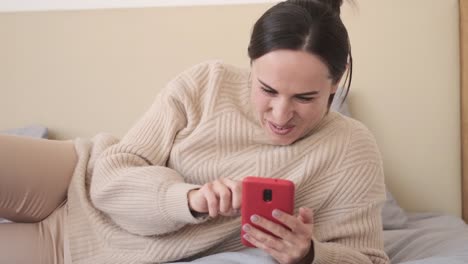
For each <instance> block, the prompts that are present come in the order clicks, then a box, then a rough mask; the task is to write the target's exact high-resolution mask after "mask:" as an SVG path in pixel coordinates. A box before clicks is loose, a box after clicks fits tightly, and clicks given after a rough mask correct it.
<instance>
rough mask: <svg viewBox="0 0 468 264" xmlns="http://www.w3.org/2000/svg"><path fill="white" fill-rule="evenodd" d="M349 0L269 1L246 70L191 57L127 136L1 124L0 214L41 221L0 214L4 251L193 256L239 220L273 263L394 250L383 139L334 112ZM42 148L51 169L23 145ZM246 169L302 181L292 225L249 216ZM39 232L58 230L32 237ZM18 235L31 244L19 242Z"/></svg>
mask: <svg viewBox="0 0 468 264" xmlns="http://www.w3.org/2000/svg"><path fill="white" fill-rule="evenodd" d="M341 4H342V1H331V0H329V1H325V0H322V1H318V0H315V1H313V0H309V1H306V0H302V1H300V0H297V1H294V0H289V1H285V2H282V3H279V4H277V5H275V6H274V7H272V8H270V9H269V10H268V11H267V12H266V13H265V14H264V15H263V16H262V17H261V18H260V19H259V20H258V21H257V22H256V24H255V26H254V30H253V32H252V37H251V40H250V44H249V48H248V53H249V57H250V59H251V69H250V71H244V70H241V69H238V68H236V67H233V66H229V65H226V64H224V63H222V62H218V61H212V62H206V63H202V64H199V65H196V66H194V67H192V68H191V69H189V70H187V71H185V72H183V73H182V74H180V75H179V76H178V77H177V78H175V79H174V80H173V81H172V82H170V83H169V84H168V87H167V89H165V90H164V91H163V92H161V94H159V95H158V97H157V99H156V101H155V102H154V104H153V105H152V106H151V108H150V109H149V110H148V111H147V112H146V114H145V115H144V116H143V117H142V118H141V119H140V120H139V121H138V122H137V123H136V124H135V125H134V127H133V128H132V129H131V130H130V131H129V132H128V133H127V134H126V135H125V136H124V137H123V138H122V139H121V140H117V139H115V138H113V137H111V136H109V135H104V134H101V135H98V136H96V137H95V138H93V139H92V140H82V139H78V140H76V141H75V142H74V149H73V145H71V143H68V142H50V141H37V140H31V139H22V138H16V137H1V138H0V143H1V144H2V145H4V146H6V147H5V148H2V151H0V152H1V153H2V158H0V160H2V161H0V162H2V163H1V166H0V168H1V170H2V171H1V173H0V175H1V176H0V181H1V182H2V186H7V187H6V188H5V190H4V191H3V192H2V193H1V194H0V195H2V197H1V201H2V204H1V206H0V216H3V217H8V218H10V219H12V220H14V221H17V222H18V221H22V222H34V221H42V222H40V224H35V225H30V224H9V225H2V226H0V232H1V233H2V237H1V238H0V252H1V253H0V259H1V258H5V257H6V258H7V259H8V260H14V261H13V262H15V263H21V261H23V262H24V263H26V262H27V263H31V262H36V263H38V261H37V259H38V258H41V261H42V262H41V261H39V263H62V262H63V261H65V262H66V263H70V262H71V263H163V262H170V261H177V260H191V259H196V258H199V257H202V256H208V255H213V254H216V253H219V252H228V251H238V250H241V249H243V246H242V244H241V242H240V228H243V229H244V230H245V231H246V237H245V238H246V239H247V240H248V241H249V242H251V243H252V244H254V245H255V246H257V247H258V248H259V249H261V250H263V251H264V252H266V253H267V254H269V255H270V256H271V257H272V258H273V259H275V260H276V261H277V262H279V263H359V264H362V263H389V261H388V258H387V256H386V255H385V253H384V251H383V240H382V231H381V230H382V226H381V219H380V209H381V206H382V203H383V201H384V199H385V191H384V179H383V172H382V162H381V158H380V154H379V151H378V149H377V146H376V143H375V140H374V139H373V137H372V135H371V134H370V132H369V131H368V130H367V129H366V128H365V127H364V126H363V125H362V124H360V123H359V122H357V121H355V120H352V119H349V118H345V117H343V116H342V115H340V114H337V113H334V112H329V107H330V104H331V102H332V100H333V97H334V94H335V92H336V90H337V87H338V85H339V83H340V80H342V77H343V75H344V74H345V72H346V69H347V68H348V67H349V69H350V71H349V72H350V73H351V69H352V59H351V49H350V45H349V39H348V35H347V31H346V28H345V27H344V25H343V23H342V21H341V19H340V16H339V13H340V12H339V11H340V6H341ZM349 77H350V78H349V82H350V79H351V74H350V75H349ZM349 82H348V89H349ZM73 150H75V151H76V154H75V151H73ZM34 151H37V152H40V153H41V158H42V159H43V160H44V161H43V162H44V163H47V162H48V163H49V164H50V163H52V165H51V166H54V167H53V168H54V169H53V170H51V169H50V167H47V166H43V165H42V162H41V163H40V164H30V163H29V162H30V160H31V159H32V158H31V157H27V154H26V153H31V152H34ZM37 152H36V153H37ZM11 153H14V155H16V157H15V158H12V157H11V155H12V154H11ZM18 160H22V161H23V162H22V164H25V165H24V167H23V166H20V165H19V164H15V163H14V162H15V161H18ZM58 160H59V161H60V162H59V164H58V166H57V164H56V163H54V162H56V161H58ZM28 170H34V173H35V174H36V175H38V174H39V175H41V176H40V182H39V183H41V182H44V181H45V180H44V177H49V178H50V179H52V180H53V181H54V186H55V187H56V189H54V190H51V191H50V193H49V192H47V195H46V197H45V198H42V199H40V198H38V199H36V198H35V197H34V196H35V195H36V196H40V194H42V193H43V192H44V190H47V186H46V187H42V189H40V188H39V187H37V186H36V185H34V184H33V185H31V184H29V185H28V184H27V183H25V182H21V179H28V176H29V175H30V174H31V172H29V171H28ZM41 170H42V171H41ZM72 171H73V177H72V176H71V175H72ZM42 174H44V175H42ZM12 175H16V176H14V178H13V177H12ZM68 175H69V177H66V176H68ZM248 175H257V176H261V177H273V178H275V177H276V178H285V179H289V180H291V181H293V182H294V183H295V185H296V197H295V205H296V211H297V214H296V215H289V214H286V213H284V212H281V211H278V210H275V211H274V213H273V216H274V217H276V218H277V219H278V220H279V221H280V222H283V223H284V224H285V225H286V226H288V227H289V229H290V230H288V229H286V228H283V227H282V226H281V225H277V224H274V223H272V222H269V221H267V220H266V219H263V218H261V217H259V216H253V218H252V221H253V222H255V223H256V224H257V225H258V226H261V227H263V228H265V229H267V230H269V231H270V232H272V233H273V234H276V236H277V237H274V236H271V235H268V234H267V233H264V232H262V231H260V229H258V228H256V227H254V226H251V225H245V226H242V227H241V225H240V217H239V214H238V212H239V209H240V208H241V206H242V204H241V185H240V181H241V180H242V178H244V177H245V176H248ZM43 176H44V177H43ZM70 178H71V180H70ZM68 181H70V184H69V182H68ZM39 183H38V185H39V186H41V184H39ZM42 185H47V184H42ZM32 186H36V189H39V190H38V191H37V190H36V189H33V190H31V188H32ZM49 187H50V186H49ZM67 188H68V189H67ZM8 190H14V193H13V194H12V193H11V192H13V191H8ZM41 191H42V192H41ZM65 193H67V194H68V200H67V202H66V203H64V200H65ZM36 200H37V201H39V202H42V203H44V204H38V203H39V202H35V201H36ZM4 201H6V202H4ZM29 205H30V206H29ZM56 208H57V209H56ZM49 214H51V215H50V216H48V215H49ZM44 219H45V220H44ZM38 232H39V233H41V232H42V233H44V232H46V233H48V234H51V235H49V236H46V237H45V238H44V240H45V241H40V244H34V243H32V242H31V241H28V239H29V240H30V238H31V237H32V236H35V235H36V234H37V233H38ZM3 234H8V235H9V236H8V237H9V238H8V241H7V240H6V239H5V236H3ZM15 239H16V240H18V241H13V242H12V240H15ZM35 242H37V241H35ZM20 245H21V246H25V247H26V249H27V253H26V254H21V256H18V254H17V253H11V252H13V251H12V250H15V251H14V252H17V249H18V248H20V247H21V246H20Z"/></svg>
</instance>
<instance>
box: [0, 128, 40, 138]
mask: <svg viewBox="0 0 468 264" xmlns="http://www.w3.org/2000/svg"><path fill="white" fill-rule="evenodd" d="M0 134H8V135H18V136H26V137H35V138H47V136H48V130H47V127H44V126H40V125H30V126H26V127H19V128H13V129H8V130H4V131H0Z"/></svg>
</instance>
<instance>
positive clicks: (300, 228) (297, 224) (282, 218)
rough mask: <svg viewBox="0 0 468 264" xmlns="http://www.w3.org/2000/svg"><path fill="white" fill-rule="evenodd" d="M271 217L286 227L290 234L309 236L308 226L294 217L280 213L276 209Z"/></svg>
mask: <svg viewBox="0 0 468 264" xmlns="http://www.w3.org/2000/svg"><path fill="white" fill-rule="evenodd" d="M272 215H273V217H274V218H276V219H277V220H278V221H279V222H281V223H283V224H284V225H285V226H287V227H288V228H289V229H290V230H291V232H293V233H294V234H295V235H301V236H303V235H309V233H310V230H309V229H310V228H309V227H308V225H306V224H304V223H303V222H302V221H300V220H299V219H297V218H296V217H295V216H292V215H290V214H287V213H285V212H282V211H281V210H278V209H275V210H273V212H272Z"/></svg>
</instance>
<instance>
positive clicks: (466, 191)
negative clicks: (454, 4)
mask: <svg viewBox="0 0 468 264" xmlns="http://www.w3.org/2000/svg"><path fill="white" fill-rule="evenodd" d="M460 48H461V50H460V52H461V56H460V58H461V129H462V131H461V133H462V141H461V142H462V196H463V198H462V199H463V200H462V206H463V208H462V209H463V219H464V220H465V222H467V223H468V0H460Z"/></svg>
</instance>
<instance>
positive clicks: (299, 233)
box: [242, 208, 313, 264]
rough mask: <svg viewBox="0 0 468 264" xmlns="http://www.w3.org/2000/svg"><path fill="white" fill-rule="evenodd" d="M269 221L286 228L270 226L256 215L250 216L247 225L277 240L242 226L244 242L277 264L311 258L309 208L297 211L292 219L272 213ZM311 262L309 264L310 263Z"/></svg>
mask: <svg viewBox="0 0 468 264" xmlns="http://www.w3.org/2000/svg"><path fill="white" fill-rule="evenodd" d="M273 217H275V218H276V219H278V221H280V222H281V223H284V224H285V225H286V226H287V227H289V228H290V229H291V230H288V229H287V228H285V227H283V226H281V225H279V224H276V223H274V222H271V221H269V220H267V219H265V218H262V217H260V216H258V215H253V216H252V217H251V219H250V220H251V221H252V222H253V223H255V225H257V226H260V227H262V228H263V229H265V230H268V231H270V232H271V233H272V234H275V235H276V236H277V237H274V236H272V235H270V234H267V233H265V232H262V231H261V230H259V229H257V228H255V227H253V226H251V225H249V224H246V225H244V226H243V227H242V228H243V229H244V231H245V232H246V234H245V236H244V238H245V239H247V240H248V241H249V242H250V243H251V244H253V245H255V246H256V247H257V248H260V249H263V250H264V251H265V252H267V253H268V254H270V255H271V256H272V257H273V258H275V259H276V260H277V261H278V262H279V263H281V264H292V263H299V262H301V260H303V259H304V258H306V256H307V259H309V257H311V259H312V258H313V255H312V256H311V255H308V254H309V253H310V254H313V245H312V232H313V213H312V210H311V209H309V208H300V209H299V214H298V216H297V217H296V216H292V215H289V214H287V213H284V212H281V211H279V210H274V211H273ZM310 262H312V261H310Z"/></svg>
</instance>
